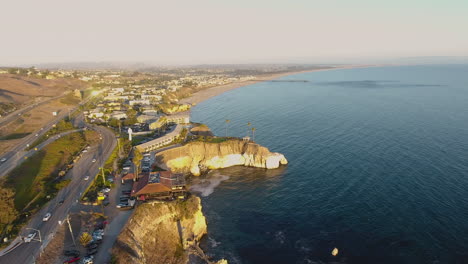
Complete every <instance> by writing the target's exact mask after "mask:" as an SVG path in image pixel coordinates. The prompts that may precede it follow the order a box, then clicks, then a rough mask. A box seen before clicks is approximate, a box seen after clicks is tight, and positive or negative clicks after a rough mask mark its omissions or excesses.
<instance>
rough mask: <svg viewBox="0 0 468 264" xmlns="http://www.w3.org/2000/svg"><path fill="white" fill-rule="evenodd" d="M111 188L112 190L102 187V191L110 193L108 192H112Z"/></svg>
mask: <svg viewBox="0 0 468 264" xmlns="http://www.w3.org/2000/svg"><path fill="white" fill-rule="evenodd" d="M110 190H111V189H110V188H104V189H102V192H103V193H108V192H110Z"/></svg>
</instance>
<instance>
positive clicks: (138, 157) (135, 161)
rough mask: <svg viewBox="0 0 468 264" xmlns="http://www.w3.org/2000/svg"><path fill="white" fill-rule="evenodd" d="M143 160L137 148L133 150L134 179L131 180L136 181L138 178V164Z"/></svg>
mask: <svg viewBox="0 0 468 264" xmlns="http://www.w3.org/2000/svg"><path fill="white" fill-rule="evenodd" d="M142 159H143V155H142V154H141V152H140V151H139V150H138V149H137V148H133V164H134V165H135V170H134V178H133V180H135V179H137V178H138V176H139V172H140V170H139V169H140V164H141V160H142Z"/></svg>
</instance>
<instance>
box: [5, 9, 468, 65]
mask: <svg viewBox="0 0 468 264" xmlns="http://www.w3.org/2000/svg"><path fill="white" fill-rule="evenodd" d="M467 14H468V0H392V1H390V0H321V1H318V0H317V1H316V0H283V1H274V0H229V1H228V0H213V1H211V0H189V1H178V0H165V1H159V0H148V1H147V0H132V1H131V0H126V1H120V0H79V1H71V0H41V1H38V0H28V1H25V0H15V1H4V2H3V3H2V5H1V11H0V25H2V29H1V31H0V32H1V37H0V65H12V64H23V63H42V62H79V61H87V62H89V61H131V62H138V61H139V62H151V63H162V64H166V63H183V64H194V63H262V62H310V63H314V62H319V61H320V62H323V61H324V60H327V59H330V60H334V61H336V60H341V59H343V60H347V59H350V58H363V59H368V58H388V57H408V56H468V15H467Z"/></svg>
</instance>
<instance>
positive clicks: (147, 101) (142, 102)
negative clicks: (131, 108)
mask: <svg viewBox="0 0 468 264" xmlns="http://www.w3.org/2000/svg"><path fill="white" fill-rule="evenodd" d="M128 103H129V104H130V105H136V104H139V105H149V104H150V101H149V100H131V101H129V102H128Z"/></svg>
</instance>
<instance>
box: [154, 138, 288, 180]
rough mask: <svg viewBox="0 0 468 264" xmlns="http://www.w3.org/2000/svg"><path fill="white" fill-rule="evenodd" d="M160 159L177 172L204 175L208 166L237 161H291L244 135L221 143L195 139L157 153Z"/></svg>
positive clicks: (268, 164)
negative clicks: (241, 138) (244, 138)
mask: <svg viewBox="0 0 468 264" xmlns="http://www.w3.org/2000/svg"><path fill="white" fill-rule="evenodd" d="M156 161H157V162H158V163H159V164H164V165H165V166H166V167H167V168H168V169H170V170H172V171H175V172H190V173H192V174H193V175H196V176H198V175H200V173H201V171H202V170H203V169H204V168H206V169H220V168H226V167H230V166H235V165H244V166H250V167H257V168H266V169H275V168H278V167H279V166H280V165H284V164H287V163H288V161H287V160H286V158H285V157H284V155H283V154H280V153H276V152H270V151H269V150H268V148H266V147H263V146H260V145H258V144H256V143H252V142H248V141H243V140H240V139H230V140H227V141H224V142H220V143H210V142H199V141H193V142H190V143H187V144H186V145H184V146H181V147H177V148H173V149H168V150H165V151H162V152H160V153H158V154H156Z"/></svg>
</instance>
